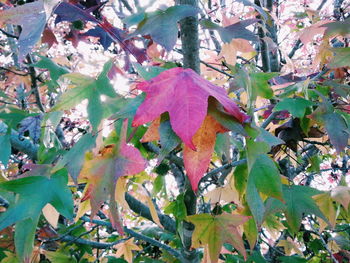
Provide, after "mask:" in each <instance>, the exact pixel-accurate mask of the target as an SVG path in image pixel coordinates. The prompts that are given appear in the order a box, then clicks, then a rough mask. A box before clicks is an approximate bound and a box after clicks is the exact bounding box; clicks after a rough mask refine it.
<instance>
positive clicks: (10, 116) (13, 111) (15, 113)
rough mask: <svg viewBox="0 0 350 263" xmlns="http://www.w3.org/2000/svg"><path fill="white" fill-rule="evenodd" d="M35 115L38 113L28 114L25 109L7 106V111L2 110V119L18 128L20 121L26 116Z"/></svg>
mask: <svg viewBox="0 0 350 263" xmlns="http://www.w3.org/2000/svg"><path fill="white" fill-rule="evenodd" d="M34 115H37V114H28V112H26V111H24V110H20V109H17V108H12V107H8V108H6V112H5V111H2V112H0V120H3V121H4V122H5V123H6V124H7V125H8V126H9V127H10V128H13V129H17V125H18V123H20V122H21V121H22V120H23V119H24V118H26V117H29V116H34Z"/></svg>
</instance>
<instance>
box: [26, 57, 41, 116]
mask: <svg viewBox="0 0 350 263" xmlns="http://www.w3.org/2000/svg"><path fill="white" fill-rule="evenodd" d="M27 60H28V63H29V64H33V59H32V57H31V55H30V54H28V55H27ZM29 74H30V79H31V81H32V87H31V88H32V92H33V94H34V96H35V100H36V104H37V105H38V107H39V109H40V111H41V112H45V108H44V106H43V104H42V102H41V97H40V91H39V87H38V83H37V78H36V72H35V68H34V67H33V66H29Z"/></svg>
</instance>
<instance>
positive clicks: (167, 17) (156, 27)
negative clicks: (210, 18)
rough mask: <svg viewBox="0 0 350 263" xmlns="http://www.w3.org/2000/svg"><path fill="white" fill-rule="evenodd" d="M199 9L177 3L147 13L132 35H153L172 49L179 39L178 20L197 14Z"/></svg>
mask: <svg viewBox="0 0 350 263" xmlns="http://www.w3.org/2000/svg"><path fill="white" fill-rule="evenodd" d="M198 13H199V9H198V8H195V7H193V6H191V5H176V6H172V7H169V8H167V9H166V10H157V11H155V12H152V13H148V14H145V18H144V19H143V20H142V21H141V22H140V23H139V25H138V27H137V29H136V31H135V32H134V33H132V34H131V35H130V36H136V35H139V34H140V35H151V37H152V39H153V40H154V41H155V42H157V43H158V44H160V45H161V46H163V47H164V48H165V49H166V50H167V51H171V50H172V49H173V47H174V46H175V44H176V40H177V32H178V28H177V22H178V21H180V20H181V19H183V18H185V17H188V16H196V15H197V14H198Z"/></svg>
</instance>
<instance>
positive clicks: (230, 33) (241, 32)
mask: <svg viewBox="0 0 350 263" xmlns="http://www.w3.org/2000/svg"><path fill="white" fill-rule="evenodd" d="M258 21H259V20H258V19H246V20H241V21H239V22H237V23H233V24H231V25H229V26H226V27H221V26H219V25H217V24H215V23H213V22H211V21H210V20H207V19H203V20H201V22H200V24H201V26H202V27H204V28H207V29H212V30H217V31H218V33H219V35H220V37H221V40H222V41H223V42H225V43H229V42H231V40H232V39H236V38H243V39H246V40H249V41H257V40H258V38H257V37H256V35H255V34H254V33H253V32H251V31H249V30H248V29H246V27H247V26H249V25H251V24H253V23H256V22H258Z"/></svg>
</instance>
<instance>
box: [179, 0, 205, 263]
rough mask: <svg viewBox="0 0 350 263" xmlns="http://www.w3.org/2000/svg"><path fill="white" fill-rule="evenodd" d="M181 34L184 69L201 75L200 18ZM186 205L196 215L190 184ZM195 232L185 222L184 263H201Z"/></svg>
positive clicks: (187, 0)
mask: <svg viewBox="0 0 350 263" xmlns="http://www.w3.org/2000/svg"><path fill="white" fill-rule="evenodd" d="M176 4H177V5H192V6H194V7H198V1H197V0H176ZM180 34H181V43H182V54H183V65H184V68H191V69H193V70H194V71H196V72H197V73H198V74H200V60H199V38H198V17H187V18H184V19H182V20H181V21H180ZM185 205H186V210H187V215H194V214H196V206H197V197H196V195H195V194H194V193H193V191H192V188H191V186H190V184H188V185H187V190H186V191H185ZM193 230H194V225H193V224H192V223H190V222H186V221H184V222H183V231H182V233H181V238H182V244H183V247H184V250H183V258H184V260H183V261H184V263H190V262H191V263H197V262H198V263H199V262H200V259H199V254H198V251H197V250H196V249H191V245H192V234H193Z"/></svg>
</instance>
